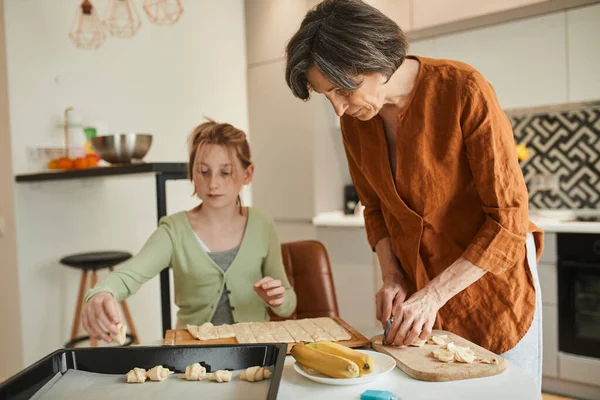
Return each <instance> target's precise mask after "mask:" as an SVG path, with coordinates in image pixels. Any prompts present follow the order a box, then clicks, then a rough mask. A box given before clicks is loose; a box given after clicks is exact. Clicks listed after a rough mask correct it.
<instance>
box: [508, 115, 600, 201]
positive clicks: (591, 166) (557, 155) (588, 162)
mask: <svg viewBox="0 0 600 400" xmlns="http://www.w3.org/2000/svg"><path fill="white" fill-rule="evenodd" d="M509 119H510V121H511V123H512V126H513V132H514V135H515V141H516V142H517V143H522V142H525V143H526V144H527V147H528V148H529V158H528V159H527V160H525V161H521V162H520V165H521V169H522V170H523V175H524V177H525V182H526V183H527V188H528V190H529V197H530V205H531V207H532V208H551V209H582V208H584V209H590V208H599V206H600V105H593V106H588V107H584V108H581V109H577V110H569V111H555V112H550V113H541V114H531V115H519V116H510V117H509Z"/></svg>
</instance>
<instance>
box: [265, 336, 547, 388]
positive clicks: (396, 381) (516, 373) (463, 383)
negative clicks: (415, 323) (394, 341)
mask: <svg viewBox="0 0 600 400" xmlns="http://www.w3.org/2000/svg"><path fill="white" fill-rule="evenodd" d="M358 331H360V332H361V333H362V334H363V335H365V336H366V337H369V338H370V337H373V336H375V335H377V334H380V333H381V329H377V328H362V329H361V328H358ZM293 364H294V359H293V358H292V357H291V356H288V357H286V360H285V366H284V368H283V377H282V378H281V384H280V386H279V394H278V396H277V398H278V399H284V400H287V399H294V400H296V399H297V400H302V399H305V400H318V399H328V400H329V399H353V400H354V399H356V400H358V399H360V395H361V393H363V392H364V391H365V390H369V389H371V390H388V391H390V392H392V393H394V394H395V395H396V396H398V397H399V398H401V399H402V400H433V399H444V400H454V399H456V400H459V399H460V400H470V399H473V400H481V399H485V400H506V399H510V400H521V399H522V400H539V399H541V394H540V393H537V392H536V389H535V385H534V384H533V381H532V380H531V379H530V378H529V377H528V376H527V375H526V374H525V371H523V370H522V369H521V368H519V367H517V366H516V365H514V364H511V363H509V364H508V368H507V369H506V371H504V372H503V373H501V374H500V375H496V376H490V377H486V378H475V379H465V380H460V381H453V382H424V381H419V380H416V379H413V378H411V377H409V376H408V375H406V374H405V373H404V372H402V370H400V369H399V368H394V370H393V371H391V372H389V373H388V374H386V375H384V376H382V377H381V378H380V379H378V380H376V381H374V382H369V383H366V384H362V385H355V386H331V385H326V384H321V383H316V382H313V381H311V380H309V379H307V378H305V377H303V376H302V375H300V374H299V373H297V372H296V371H295V370H294V368H293Z"/></svg>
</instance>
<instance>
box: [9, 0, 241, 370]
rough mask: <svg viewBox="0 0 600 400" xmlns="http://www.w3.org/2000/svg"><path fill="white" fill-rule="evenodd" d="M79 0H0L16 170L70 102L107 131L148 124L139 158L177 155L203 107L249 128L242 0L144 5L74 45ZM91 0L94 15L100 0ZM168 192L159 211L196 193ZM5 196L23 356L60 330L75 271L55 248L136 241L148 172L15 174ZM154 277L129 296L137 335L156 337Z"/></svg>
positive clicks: (150, 191)
mask: <svg viewBox="0 0 600 400" xmlns="http://www.w3.org/2000/svg"><path fill="white" fill-rule="evenodd" d="M78 3H79V1H75V0H73V1H71V0H60V1H47V0H6V1H5V13H6V18H5V20H6V40H7V59H8V81H9V101H10V120H11V128H12V129H11V134H12V156H13V169H14V171H15V173H22V172H27V171H30V170H31V169H32V165H31V164H30V161H29V160H28V158H27V152H26V147H27V146H30V145H39V144H61V143H62V133H61V130H60V129H58V128H55V127H54V123H55V121H56V120H57V119H60V118H61V115H62V112H63V109H64V108H65V107H66V106H69V105H72V106H74V107H75V113H76V114H77V115H80V116H82V118H83V120H84V122H85V123H90V122H91V123H94V122H95V121H100V122H101V124H100V125H99V126H105V127H106V129H107V130H108V131H111V132H112V131H138V132H149V133H152V134H153V135H154V143H153V145H152V148H151V150H150V152H149V153H148V155H147V157H146V159H145V160H146V161H176V162H185V161H187V150H186V138H187V135H188V134H189V132H190V131H191V129H192V128H193V127H194V126H195V125H197V124H198V123H200V122H201V121H202V117H203V116H210V117H212V118H215V119H217V120H220V121H227V122H230V123H232V124H234V125H236V126H238V127H240V128H242V129H244V130H247V128H248V121H247V119H248V117H247V95H246V92H247V90H246V81H247V80H246V54H245V31H244V4H243V1H242V0H227V1H211V0H194V1H185V2H184V6H185V13H184V15H183V17H182V19H181V20H180V21H179V23H178V24H177V25H175V26H172V27H159V26H155V25H152V24H150V22H149V21H148V20H147V18H146V17H145V15H143V14H142V18H143V25H142V28H141V30H140V31H139V32H138V34H137V35H136V36H135V37H134V38H132V39H118V38H112V37H109V38H108V39H107V41H106V42H105V43H104V44H103V45H102V47H101V48H100V49H98V50H96V51H83V50H78V49H76V48H75V47H74V46H73V44H72V43H71V42H70V41H69V39H68V37H67V31H68V28H69V27H70V24H71V22H72V18H73V17H74V15H75V9H76V6H77V4H78ZM94 4H95V5H96V6H97V7H98V9H99V10H100V12H101V15H103V11H104V8H105V6H106V4H107V1H106V0H97V1H95V2H94ZM135 4H136V5H137V6H138V7H139V6H140V4H141V2H140V1H136V2H135ZM140 12H141V10H140ZM99 133H100V134H102V133H105V132H102V131H101V132H99ZM167 192H168V199H167V201H168V205H169V207H168V212H169V213H173V212H176V211H179V210H181V209H184V208H189V207H192V206H193V205H195V204H196V202H195V201H194V200H193V199H192V198H191V197H190V193H191V186H190V185H189V184H188V183H187V182H185V181H183V182H176V183H169V185H168V189H167ZM15 197H16V217H17V245H18V258H19V282H20V300H21V312H22V338H23V341H24V344H25V346H24V351H23V353H24V354H23V356H24V360H25V364H29V363H31V362H34V361H35V360H37V359H38V358H40V357H42V356H44V355H45V354H47V353H49V352H51V351H52V350H54V349H56V348H58V347H60V346H61V345H62V344H63V343H64V342H66V341H67V340H68V339H69V334H70V326H71V322H72V316H73V311H74V308H75V299H76V296H77V287H78V284H79V276H80V275H79V271H76V270H71V269H68V268H66V267H63V266H61V265H59V264H58V259H60V258H61V257H63V256H65V255H67V254H71V253H75V252H80V251H90V250H102V249H124V250H127V251H131V252H133V253H135V252H136V251H138V250H139V248H140V247H141V246H142V244H143V243H144V242H145V240H146V239H147V237H148V236H149V235H150V233H151V232H152V231H153V229H154V228H155V226H156V209H155V190H154V180H153V178H152V176H138V177H135V176H128V177H115V178H101V179H100V178H99V179H93V180H92V179H90V180H82V181H77V180H75V181H63V182H52V183H50V182H48V183H38V184H25V183H20V184H18V185H16V194H15ZM245 201H246V202H249V197H248V193H246V195H245ZM103 276H104V275H103ZM158 288H159V282H158V278H155V279H154V280H152V281H151V282H149V283H148V284H146V285H145V286H144V287H143V288H142V289H141V290H140V292H139V293H138V294H137V295H135V296H133V297H132V298H131V299H130V302H129V303H130V307H131V310H132V314H133V318H134V320H135V323H136V326H137V329H138V332H139V334H140V337H141V340H142V341H143V342H149V341H154V340H159V339H160V338H161V322H160V299H159V289H158Z"/></svg>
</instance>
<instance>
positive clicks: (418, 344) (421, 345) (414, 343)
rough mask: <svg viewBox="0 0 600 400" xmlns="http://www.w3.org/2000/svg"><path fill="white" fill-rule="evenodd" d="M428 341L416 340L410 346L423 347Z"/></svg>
mask: <svg viewBox="0 0 600 400" xmlns="http://www.w3.org/2000/svg"><path fill="white" fill-rule="evenodd" d="M425 342H426V340H422V339H418V338H417V339H415V340H413V342H412V343H411V344H410V345H411V346H414V347H423V345H424V344H425Z"/></svg>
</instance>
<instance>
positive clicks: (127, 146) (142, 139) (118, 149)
mask: <svg viewBox="0 0 600 400" xmlns="http://www.w3.org/2000/svg"><path fill="white" fill-rule="evenodd" d="M90 142H91V143H92V147H93V148H94V151H95V152H96V154H97V155H98V157H100V158H101V159H103V160H104V161H107V162H109V163H111V164H129V163H131V162H134V161H140V160H141V159H142V158H144V156H145V155H146V153H148V150H150V145H151V144H152V135H150V134H147V133H119V134H114V135H105V136H96V137H94V138H92V139H91V141H90Z"/></svg>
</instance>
